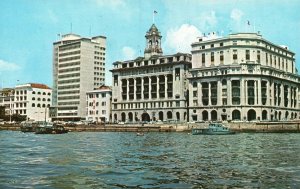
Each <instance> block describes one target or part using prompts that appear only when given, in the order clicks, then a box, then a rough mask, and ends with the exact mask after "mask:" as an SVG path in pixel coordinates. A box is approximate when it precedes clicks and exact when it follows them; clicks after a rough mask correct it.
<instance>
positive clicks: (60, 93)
mask: <svg viewBox="0 0 300 189" xmlns="http://www.w3.org/2000/svg"><path fill="white" fill-rule="evenodd" d="M105 50H106V37H104V36H96V37H92V38H86V37H81V36H79V35H76V34H66V35H63V36H62V38H61V39H60V40H58V41H57V42H54V43H53V108H54V109H55V110H54V112H55V113H54V114H53V113H52V116H53V120H65V121H75V120H80V119H85V116H86V92H87V91H91V90H94V89H96V88H99V87H100V86H101V85H104V83H105ZM52 111H53V110H52Z"/></svg>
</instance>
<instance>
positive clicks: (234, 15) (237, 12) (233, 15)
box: [230, 9, 244, 22]
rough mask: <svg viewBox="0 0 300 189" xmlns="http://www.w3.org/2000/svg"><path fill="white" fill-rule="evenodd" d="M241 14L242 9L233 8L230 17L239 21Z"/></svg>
mask: <svg viewBox="0 0 300 189" xmlns="http://www.w3.org/2000/svg"><path fill="white" fill-rule="evenodd" d="M243 15H244V13H243V11H241V10H239V9H233V10H232V11H231V14H230V18H231V19H233V20H234V21H236V22H240V21H241V18H242V16H243Z"/></svg>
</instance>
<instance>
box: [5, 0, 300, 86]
mask: <svg viewBox="0 0 300 189" xmlns="http://www.w3.org/2000/svg"><path fill="white" fill-rule="evenodd" d="M0 9H1V10H0V82H1V83H0V88H5V87H14V86H15V85H17V84H24V83H43V84H47V85H48V86H50V87H52V48H53V42H55V41H56V40H57V39H58V34H67V33H71V32H72V33H75V34H79V35H81V36H83V37H92V36H98V35H104V36H106V37H107V52H106V84H107V85H111V80H112V79H111V73H110V72H109V70H111V69H112V64H113V62H115V61H124V60H130V59H134V58H136V57H138V56H143V52H144V48H145V44H146V41H145V34H146V32H147V30H149V28H150V27H151V25H152V24H153V21H154V23H155V25H156V26H157V28H158V29H159V31H160V32H161V35H162V36H163V37H162V48H163V52H164V54H166V55H168V54H175V53H177V52H185V53H188V52H190V50H191V46H190V45H191V43H192V42H194V41H196V39H197V37H200V36H202V35H203V34H204V33H205V34H207V33H211V32H215V33H217V34H218V35H219V36H224V37H226V36H227V35H228V34H229V33H230V32H231V33H236V32H258V31H259V32H260V33H261V34H262V36H263V38H265V39H266V40H268V41H271V42H272V43H274V44H277V45H286V46H288V47H289V49H290V50H291V51H293V52H294V53H296V65H297V68H298V70H300V69H299V68H300V63H299V59H300V35H299V30H300V13H299V12H300V0H285V1H282V0H1V1H0ZM154 11H156V12H157V14H155V17H154V19H153V12H154ZM248 21H249V23H250V25H248Z"/></svg>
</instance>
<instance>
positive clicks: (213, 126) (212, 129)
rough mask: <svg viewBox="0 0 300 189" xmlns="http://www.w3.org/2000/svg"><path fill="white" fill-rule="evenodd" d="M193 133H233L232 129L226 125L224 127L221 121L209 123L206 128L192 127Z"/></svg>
mask: <svg viewBox="0 0 300 189" xmlns="http://www.w3.org/2000/svg"><path fill="white" fill-rule="evenodd" d="M192 134H193V135H231V134H235V132H234V131H232V130H230V129H229V128H228V127H225V126H224V125H223V124H221V123H210V124H209V125H208V128H205V129H197V128H194V129H192Z"/></svg>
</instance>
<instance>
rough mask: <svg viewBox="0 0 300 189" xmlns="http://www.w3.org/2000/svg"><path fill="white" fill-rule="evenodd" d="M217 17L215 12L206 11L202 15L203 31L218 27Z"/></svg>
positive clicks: (201, 24) (201, 25)
mask: <svg viewBox="0 0 300 189" xmlns="http://www.w3.org/2000/svg"><path fill="white" fill-rule="evenodd" d="M217 23H218V21H217V17H216V12H215V11H206V12H203V13H201V15H200V27H201V29H202V30H203V29H204V30H207V29H211V28H213V27H215V26H216V25H217Z"/></svg>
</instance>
